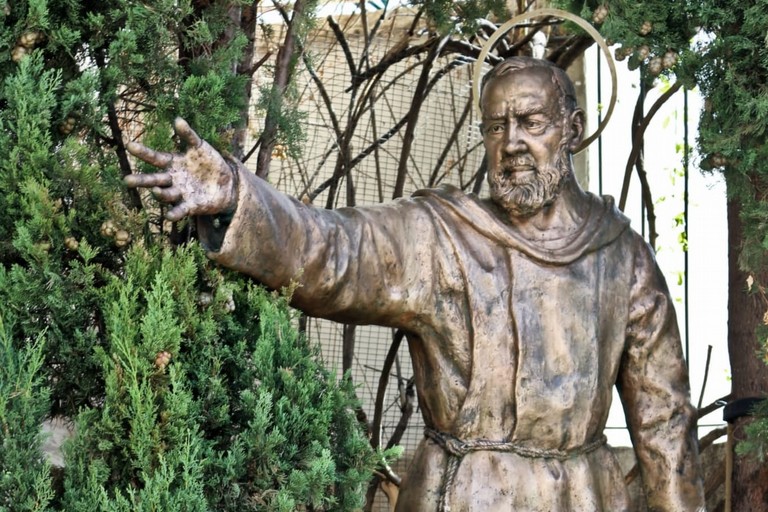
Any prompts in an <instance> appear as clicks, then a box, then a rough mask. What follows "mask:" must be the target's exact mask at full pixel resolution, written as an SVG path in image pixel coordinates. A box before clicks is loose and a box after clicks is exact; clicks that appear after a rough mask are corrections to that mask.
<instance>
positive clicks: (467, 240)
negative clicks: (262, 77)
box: [126, 58, 704, 512]
mask: <svg viewBox="0 0 768 512" xmlns="http://www.w3.org/2000/svg"><path fill="white" fill-rule="evenodd" d="M481 105H482V111H483V137H484V143H485V147H486V151H487V154H488V162H489V172H488V181H489V185H490V190H491V197H490V198H489V199H480V198H477V197H475V196H474V195H468V194H465V193H463V192H461V191H460V190H458V189H456V188H453V187H450V186H445V187H442V188H438V189H432V190H421V191H418V192H416V193H415V194H414V195H413V196H412V197H410V198H408V199H402V200H399V201H395V202H393V203H391V204H385V205H377V206H372V207H361V208H340V209H338V210H325V209H320V208H314V207H312V206H310V205H305V204H303V203H301V202H300V201H297V200H295V199H293V198H290V197H288V196H286V195H283V194H281V193H279V192H277V191H276V190H275V189H273V188H272V187H271V186H270V185H269V184H267V183H266V182H265V181H263V180H261V179H258V178H256V177H255V176H254V175H252V174H251V173H249V172H247V171H246V170H245V169H244V168H243V166H242V165H240V164H238V163H237V162H228V161H226V160H224V159H223V158H222V157H221V156H220V155H219V154H218V153H216V152H215V151H214V150H213V149H212V148H211V147H210V146H209V145H208V144H206V143H205V142H204V141H202V140H200V139H199V137H197V135H195V134H194V132H193V131H192V130H191V129H190V127H189V126H188V125H187V124H186V123H185V122H183V121H177V123H176V131H177V132H178V134H179V135H180V136H181V137H182V138H183V139H185V140H186V141H187V142H189V144H190V149H189V150H188V151H187V152H186V153H185V154H174V155H171V154H167V153H158V152H155V151H153V150H151V149H149V148H146V147H144V146H141V145H139V144H135V143H134V144H130V145H129V150H130V151H131V152H132V153H133V154H134V155H136V156H138V157H140V158H142V159H143V160H145V161H147V162H149V163H152V164H154V165H156V166H159V167H163V168H164V171H163V172H161V173H158V174H153V175H133V176H129V177H128V178H126V181H127V183H128V184H129V186H134V187H153V189H152V191H153V193H154V194H155V196H157V197H158V199H160V200H161V201H165V202H168V203H171V204H173V205H174V207H173V208H172V209H171V210H170V211H169V213H168V217H169V218H170V219H173V220H177V219H179V218H181V217H184V216H186V215H190V216H194V217H195V218H196V219H197V224H198V231H199V236H200V238H201V241H202V242H203V244H205V245H206V247H207V249H208V251H209V252H208V255H209V257H210V258H211V259H213V260H215V261H217V262H219V263H221V264H222V265H225V266H227V267H230V268H233V269H236V270H239V271H241V272H244V273H247V274H249V275H251V276H253V277H254V278H255V279H257V280H258V281H260V282H262V283H264V284H266V285H267V286H270V287H273V288H278V287H281V286H284V285H287V284H288V283H289V282H290V281H291V280H294V279H297V280H298V281H299V282H300V283H301V286H300V287H298V288H296V291H295V296H294V299H293V300H294V304H295V306H297V307H298V308H301V309H302V310H304V311H306V312H307V313H308V314H310V315H313V316H318V317H324V318H329V319H333V320H339V321H344V322H356V323H361V324H379V325H384V326H393V327H398V328H402V329H404V330H405V331H406V332H407V333H408V334H407V338H408V343H409V348H410V351H411V354H412V357H413V366H414V372H415V378H416V382H417V387H418V390H419V405H420V408H421V411H422V414H423V416H424V422H425V424H426V426H427V432H426V435H425V438H424V439H423V440H422V442H421V444H420V445H419V448H418V452H417V454H416V456H415V459H414V462H413V465H412V467H411V468H410V470H409V473H408V475H407V476H406V478H405V479H404V480H403V485H402V488H401V492H400V498H399V501H398V506H397V510H398V511H406V512H410V511H429V512H431V511H436V510H451V511H452V512H459V511H461V512H464V511H474V512H493V511H498V512H502V511H503V512H508V511H512V510H519V511H541V512H551V511H571V510H572V511H590V512H592V511H608V512H617V511H622V510H628V508H629V498H628V496H627V492H626V489H625V485H624V481H623V475H622V473H621V471H620V469H619V466H618V463H617V461H616V459H615V458H614V456H613V455H612V453H611V452H610V451H609V450H608V449H607V448H606V447H605V444H604V437H603V429H604V427H605V424H606V420H607V417H608V410H609V407H610V404H611V397H612V389H613V387H614V386H616V387H617V388H618V391H619V395H620V397H621V400H622V403H623V406H624V410H625V413H626V417H627V424H628V426H629V430H630V434H631V437H632V441H633V444H634V448H635V452H636V454H637V458H638V460H639V463H640V467H641V474H642V477H643V481H644V485H645V489H646V495H647V500H648V503H649V506H650V508H651V509H652V510H660V511H661V510H663V511H670V512H671V511H694V510H703V507H704V497H703V491H702V483H701V476H700V468H699V461H698V454H697V440H696V436H695V434H696V432H695V423H696V415H695V411H694V409H693V407H692V406H691V404H690V400H689V385H688V375H687V371H686V366H685V362H684V359H683V354H682V349H681V343H680V337H679V334H678V328H677V323H676V319H675V313H674V308H673V303H672V300H671V298H670V296H669V292H668V290H667V286H666V284H665V282H664V279H663V277H662V275H661V273H660V272H659V269H658V267H657V265H656V261H655V259H654V255H653V252H652V250H651V248H650V247H649V246H648V245H647V244H646V243H645V242H644V241H643V239H642V238H641V237H640V236H639V235H638V234H637V233H635V232H634V231H633V230H632V229H631V228H630V227H629V221H628V220H627V219H626V218H625V217H624V216H623V215H622V214H621V213H620V212H619V211H618V210H617V209H616V207H615V205H614V204H613V201H612V200H611V199H610V198H609V197H605V198H600V197H596V196H594V195H592V194H590V193H588V192H585V191H584V190H582V189H581V187H580V186H579V184H578V183H577V182H576V180H575V179H574V176H573V169H572V163H571V153H572V152H573V150H574V149H575V148H576V147H577V146H578V144H579V143H580V141H581V139H582V134H583V127H584V114H583V112H582V111H581V110H580V109H579V108H578V107H577V106H576V105H575V100H574V94H573V85H572V84H571V83H570V80H569V79H568V78H567V76H566V75H565V74H564V73H563V72H562V71H560V70H558V69H556V68H554V67H553V66H551V65H550V64H549V63H547V62H544V61H538V60H534V59H527V58H513V59H510V60H508V61H505V62H503V63H502V64H500V65H498V66H497V67H496V68H494V69H493V70H492V71H491V72H490V73H489V75H488V76H486V79H485V81H484V86H483V96H482V99H481Z"/></svg>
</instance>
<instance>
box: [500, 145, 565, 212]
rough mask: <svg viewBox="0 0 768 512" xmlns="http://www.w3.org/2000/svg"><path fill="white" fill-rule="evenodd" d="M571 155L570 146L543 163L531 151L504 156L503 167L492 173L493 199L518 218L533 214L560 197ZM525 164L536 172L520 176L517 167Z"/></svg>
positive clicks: (501, 165)
mask: <svg viewBox="0 0 768 512" xmlns="http://www.w3.org/2000/svg"><path fill="white" fill-rule="evenodd" d="M569 158H570V154H569V153H568V152H567V148H562V149H561V150H559V151H558V152H557V154H556V155H555V158H553V159H552V161H551V162H548V163H545V164H544V165H543V166H539V165H537V164H536V162H535V161H534V159H533V157H532V156H531V155H530V154H527V153H523V154H517V155H513V156H510V157H507V158H505V159H503V160H502V161H501V162H500V168H498V169H493V170H490V169H489V172H488V184H489V186H490V194H491V199H493V200H494V201H495V202H496V204H497V205H499V206H500V207H501V208H502V209H503V210H505V211H507V212H509V213H510V214H511V215H513V216H515V217H530V216H531V215H533V214H535V213H536V212H538V211H539V210H541V209H542V208H544V207H545V206H549V205H550V204H552V202H553V201H554V200H555V198H556V197H557V194H558V193H559V192H560V189H561V188H562V185H563V182H564V180H565V179H566V178H567V177H568V176H570V173H571V172H570V169H571V168H570V161H569ZM521 167H528V168H530V169H531V171H532V172H531V173H530V174H527V175H526V176H518V175H517V173H516V172H515V169H519V168H521Z"/></svg>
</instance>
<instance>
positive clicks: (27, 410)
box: [0, 315, 53, 512]
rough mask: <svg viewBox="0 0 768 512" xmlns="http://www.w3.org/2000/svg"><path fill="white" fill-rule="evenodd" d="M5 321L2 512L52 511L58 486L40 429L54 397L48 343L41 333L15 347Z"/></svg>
mask: <svg viewBox="0 0 768 512" xmlns="http://www.w3.org/2000/svg"><path fill="white" fill-rule="evenodd" d="M3 320H4V319H3V316H2V315H0V511H2V512H5V511H14V512H22V511H23V512H32V511H44V510H49V508H48V504H49V502H50V501H51V499H52V498H53V488H52V486H51V477H50V474H49V470H48V464H47V463H46V462H45V460H43V459H41V457H40V447H41V444H42V438H41V433H40V427H39V425H40V423H41V422H42V420H43V419H44V418H45V416H46V414H47V413H48V408H49V398H50V397H49V392H48V390H47V389H46V387H45V382H44V379H43V377H42V372H41V371H40V369H41V367H42V366H43V362H44V356H43V350H44V348H45V344H44V341H43V337H42V335H41V336H39V337H38V338H37V340H35V341H30V342H29V343H25V344H23V345H21V346H15V343H14V340H13V338H12V334H11V333H12V329H11V328H10V325H8V324H5V323H4V321H3Z"/></svg>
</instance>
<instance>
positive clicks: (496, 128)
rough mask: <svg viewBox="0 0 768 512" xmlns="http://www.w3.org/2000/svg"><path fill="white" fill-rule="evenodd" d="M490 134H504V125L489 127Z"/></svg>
mask: <svg viewBox="0 0 768 512" xmlns="http://www.w3.org/2000/svg"><path fill="white" fill-rule="evenodd" d="M488 133H494V134H500V133H504V125H503V124H501V123H493V124H492V125H490V126H489V127H488Z"/></svg>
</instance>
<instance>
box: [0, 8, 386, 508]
mask: <svg viewBox="0 0 768 512" xmlns="http://www.w3.org/2000/svg"><path fill="white" fill-rule="evenodd" d="M236 3H237V2H210V3H206V5H204V6H203V5H201V3H200V2H195V3H193V2H190V1H178V0H160V1H155V2H149V3H147V2H144V3H140V2H133V1H128V0H107V1H102V2H78V1H75V0H29V1H14V2H2V1H0V17H2V18H3V22H2V23H0V77H2V82H0V211H2V212H3V213H4V215H3V216H2V217H0V319H4V320H5V324H4V325H0V511H4V510H9V511H10V510H13V511H16V510H115V511H134V510H138V511H142V510H163V511H173V510H184V511H192V510H232V511H235V510H237V511H240V510H295V509H297V508H302V507H312V508H314V509H315V510H353V509H355V508H357V507H359V506H360V505H361V503H360V501H361V499H362V496H363V494H364V492H363V491H364V489H365V486H366V485H367V482H368V480H369V479H370V475H371V471H372V468H373V467H374V465H375V464H376V463H377V461H378V460H379V458H380V455H375V454H374V453H373V452H372V450H371V448H370V446H369V444H368V442H367V440H366V439H365V437H364V436H363V435H362V433H361V430H360V427H359V425H358V424H357V422H356V419H355V416H354V414H353V412H352V410H353V408H354V407H355V406H356V404H355V402H354V400H353V397H354V390H353V389H351V388H350V386H349V384H348V382H347V381H345V380H343V379H342V380H341V382H338V381H337V379H336V377H335V376H334V375H332V374H330V373H328V372H327V371H326V370H325V369H324V368H323V367H322V365H321V364H320V362H319V360H318V357H317V354H316V352H315V351H314V350H313V349H312V348H311V347H309V346H308V345H307V342H306V341H305V340H303V339H302V338H301V337H299V336H298V334H297V333H296V331H295V330H294V329H293V327H292V323H291V322H292V320H291V317H290V311H289V309H288V307H287V301H286V299H285V298H279V297H274V296H272V295H269V294H267V293H266V292H264V291H263V290H261V289H259V288H256V287H255V286H254V285H252V284H250V283H248V282H247V281H246V280H245V279H244V278H242V277H241V276H237V275H234V274H224V273H222V272H221V271H220V270H217V269H215V268H214V267H213V266H211V264H209V263H208V261H207V260H206V258H205V257H204V255H203V253H202V250H201V249H199V248H198V247H197V245H196V244H195V242H194V241H192V240H189V237H188V236H186V237H182V236H181V235H179V231H181V230H182V229H184V226H175V227H174V228H173V232H174V234H175V235H176V237H175V238H170V239H169V237H168V236H167V235H166V233H165V232H167V230H168V226H167V225H164V224H163V223H162V222H161V220H160V219H161V216H160V214H161V213H162V212H161V211H158V209H157V208H156V205H155V204H154V203H152V202H151V201H146V202H143V201H142V200H141V198H139V197H138V196H136V195H133V194H131V193H129V192H128V191H127V190H126V189H125V187H124V186H123V184H122V175H123V174H125V173H127V172H131V171H132V170H133V169H131V167H130V162H129V161H128V160H127V159H125V158H124V156H125V155H124V153H122V149H123V148H122V144H123V142H124V141H126V140H129V139H130V138H133V137H136V136H137V135H139V134H140V135H141V136H143V140H144V141H145V142H147V143H148V144H150V145H152V146H154V147H157V148H160V149H168V150H170V149H173V147H174V140H173V137H172V133H171V131H170V126H171V124H170V121H171V120H172V119H173V118H174V117H176V116H178V115H183V116H186V117H187V118H188V119H189V120H190V121H191V122H192V124H193V125H194V126H195V128H196V130H197V131H198V132H199V133H200V134H202V135H203V136H204V137H206V138H207V139H209V140H211V141H212V142H213V143H215V144H217V145H218V146H219V147H221V148H223V149H229V141H230V130H231V129H232V128H233V127H236V126H237V125H238V123H240V122H241V119H243V116H242V111H243V110H244V109H245V107H246V102H247V95H246V82H247V79H248V77H246V76H244V75H236V74H234V73H233V72H232V70H233V69H234V68H235V63H237V62H239V61H240V60H241V59H242V55H243V50H244V48H245V46H246V42H247V39H246V38H245V37H244V36H243V35H242V34H240V33H239V29H238V27H236V26H233V25H232V18H231V17H230V16H229V12H228V11H227V7H229V6H233V5H235V4H236ZM292 119H293V120H294V124H298V123H295V120H296V119H297V118H295V117H294V118H292ZM43 333H45V335H44V338H45V344H43V342H42V339H43ZM35 340H37V341H35ZM48 415H62V416H66V417H69V418H71V419H73V420H74V421H75V423H76V429H75V432H76V434H75V436H74V438H73V439H72V440H71V441H70V442H69V444H68V445H67V447H66V448H65V464H66V466H65V467H64V468H63V469H60V470H57V471H56V472H55V475H57V476H56V478H55V479H53V478H52V476H51V475H52V473H51V470H50V468H49V466H48V465H47V464H46V463H45V462H43V460H44V459H43V458H42V457H41V456H40V452H39V450H40V441H41V439H40V424H41V422H42V421H43V419H44V418H45V417H46V416H48Z"/></svg>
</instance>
